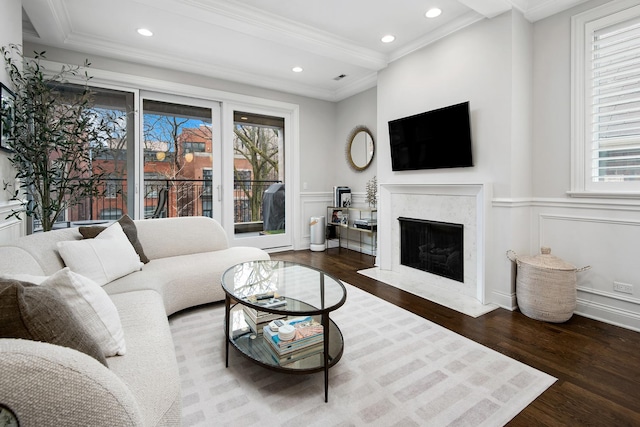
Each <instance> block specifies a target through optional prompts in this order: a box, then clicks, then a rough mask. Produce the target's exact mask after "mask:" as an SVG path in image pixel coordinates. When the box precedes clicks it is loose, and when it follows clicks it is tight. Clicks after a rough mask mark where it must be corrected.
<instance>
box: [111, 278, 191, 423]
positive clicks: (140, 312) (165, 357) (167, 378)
mask: <svg viewBox="0 0 640 427" xmlns="http://www.w3.org/2000/svg"><path fill="white" fill-rule="evenodd" d="M136 274H137V273H136ZM111 298H112V299H113V302H114V304H115V305H116V307H117V308H118V311H119V312H120V319H121V320H122V328H123V329H124V334H125V338H126V340H127V355H126V356H115V357H109V358H108V359H107V360H108V362H109V369H111V371H112V372H114V373H115V374H116V375H117V376H118V377H119V378H121V379H122V381H124V382H125V384H126V385H127V386H128V388H129V390H131V393H132V394H133V395H134V397H135V399H136V400H137V401H138V402H139V404H140V410H141V412H142V416H143V418H144V425H145V426H178V425H180V412H181V407H182V396H181V390H180V375H179V373H178V364H177V361H176V355H175V349H174V345H173V339H172V338H171V329H170V328H169V321H168V319H167V315H166V314H165V312H164V306H163V303H162V298H161V297H160V295H159V294H158V293H157V292H155V291H136V292H127V293H124V294H118V295H112V296H111Z"/></svg>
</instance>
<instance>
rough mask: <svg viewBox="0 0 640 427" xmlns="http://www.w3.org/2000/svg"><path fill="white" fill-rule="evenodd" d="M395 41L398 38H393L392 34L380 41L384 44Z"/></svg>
mask: <svg viewBox="0 0 640 427" xmlns="http://www.w3.org/2000/svg"><path fill="white" fill-rule="evenodd" d="M395 39H396V36H392V35H391V34H387V35H386V36H384V37H382V38H381V39H380V40H381V41H382V43H391V42H392V41H394V40H395Z"/></svg>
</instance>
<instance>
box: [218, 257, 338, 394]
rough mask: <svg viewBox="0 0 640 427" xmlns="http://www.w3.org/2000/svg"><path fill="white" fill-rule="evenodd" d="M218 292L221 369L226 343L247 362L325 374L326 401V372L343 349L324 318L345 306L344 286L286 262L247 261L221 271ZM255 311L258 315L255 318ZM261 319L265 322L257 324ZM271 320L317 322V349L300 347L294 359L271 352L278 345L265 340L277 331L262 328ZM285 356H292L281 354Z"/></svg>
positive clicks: (327, 275)
mask: <svg viewBox="0 0 640 427" xmlns="http://www.w3.org/2000/svg"><path fill="white" fill-rule="evenodd" d="M222 288H223V289H224V292H225V334H226V355H225V357H226V366H227V367H228V366H229V344H232V345H233V346H234V347H235V348H237V349H238V350H239V351H240V353H241V354H242V355H243V356H245V357H247V358H248V359H250V360H252V361H254V362H255V363H257V364H259V365H262V366H264V367H266V368H269V369H273V370H276V371H279V372H288V373H295V374H307V373H311V372H320V371H324V399H325V402H327V401H328V387H329V368H330V367H332V366H333V365H335V364H336V363H338V361H339V360H340V358H341V357H342V352H343V349H344V341H343V339H342V332H340V329H339V328H338V325H336V324H335V323H334V322H333V321H332V320H331V319H330V318H329V313H330V312H332V311H334V310H336V309H338V308H339V307H341V306H342V305H343V304H344V303H345V301H346V299H347V290H346V289H345V287H344V285H343V284H342V283H341V282H340V281H339V280H338V279H336V278H334V277H332V276H330V275H329V274H327V273H325V272H323V271H321V270H318V269H316V268H313V267H309V266H306V265H302V264H297V263H294V262H289V261H251V262H244V263H241V264H238V265H235V266H233V267H231V268H229V269H228V270H227V271H225V273H224V274H223V275H222ZM250 313H253V314H252V315H250ZM256 313H259V314H260V315H259V317H257V319H258V320H256V317H255V316H256ZM261 318H262V319H267V321H263V322H261V321H260V319H261ZM274 318H279V319H277V320H280V321H281V322H282V323H283V324H286V323H287V322H292V324H295V321H296V320H300V321H302V320H307V321H308V323H311V324H315V325H318V324H320V325H322V334H323V336H322V337H321V338H320V340H319V341H318V340H317V339H316V345H314V346H312V345H310V346H308V347H306V348H307V349H308V351H307V352H306V353H308V354H305V350H303V349H302V348H300V349H298V351H296V352H295V353H293V354H295V357H291V358H289V359H287V358H286V357H283V356H282V355H279V354H278V352H277V351H275V350H274V348H275V347H277V345H276V346H274V345H272V343H269V342H267V339H268V338H267V337H270V335H277V332H273V331H271V328H270V329H268V330H265V329H264V328H262V329H261V327H264V326H265V325H268V323H270V321H269V319H274ZM271 321H273V320H271ZM285 330H286V329H282V331H281V332H284V331H285ZM268 332H271V334H269V333H268ZM265 334H266V337H265ZM320 342H321V343H320ZM283 344H285V342H282V343H281V345H283ZM289 354H292V353H288V354H287V355H285V356H288V355H289Z"/></svg>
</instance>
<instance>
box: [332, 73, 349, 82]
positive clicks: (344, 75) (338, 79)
mask: <svg viewBox="0 0 640 427" xmlns="http://www.w3.org/2000/svg"><path fill="white" fill-rule="evenodd" d="M345 77H347V75H346V74H340V75H339V76H337V77H334V78H333V80H335V81H340V80H342V79H344V78H345Z"/></svg>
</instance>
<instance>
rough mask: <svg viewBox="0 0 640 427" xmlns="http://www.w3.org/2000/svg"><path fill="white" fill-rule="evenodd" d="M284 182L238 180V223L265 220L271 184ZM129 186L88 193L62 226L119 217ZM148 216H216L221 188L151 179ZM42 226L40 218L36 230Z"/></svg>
mask: <svg viewBox="0 0 640 427" xmlns="http://www.w3.org/2000/svg"><path fill="white" fill-rule="evenodd" d="M278 182H280V181H254V180H236V181H235V182H234V188H233V199H234V220H235V223H236V224H238V223H249V222H261V218H262V200H263V197H264V192H265V191H266V190H267V189H268V188H269V186H270V185H272V184H274V183H278ZM128 192H129V189H128V186H127V180H125V179H110V180H107V181H105V183H104V185H102V186H100V187H99V188H98V191H97V195H94V196H87V197H86V198H84V199H83V200H81V201H80V203H78V204H77V205H75V206H73V207H72V208H70V209H68V211H67V212H65V215H64V217H62V218H60V219H59V220H58V222H60V227H65V226H67V227H68V226H71V225H73V224H74V223H79V224H82V223H83V222H99V221H111V220H117V219H118V218H120V217H121V216H122V215H123V214H125V213H129V209H127V200H128V198H129V197H128V196H129V195H128ZM142 196H143V198H144V199H143V200H144V203H143V206H144V214H143V215H141V216H142V217H144V218H167V217H178V216H208V217H213V197H218V194H217V189H216V190H215V191H214V189H213V188H212V186H211V181H209V180H194V179H147V180H145V184H144V188H143V193H142ZM37 229H38V223H37V221H35V222H34V230H37Z"/></svg>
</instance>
